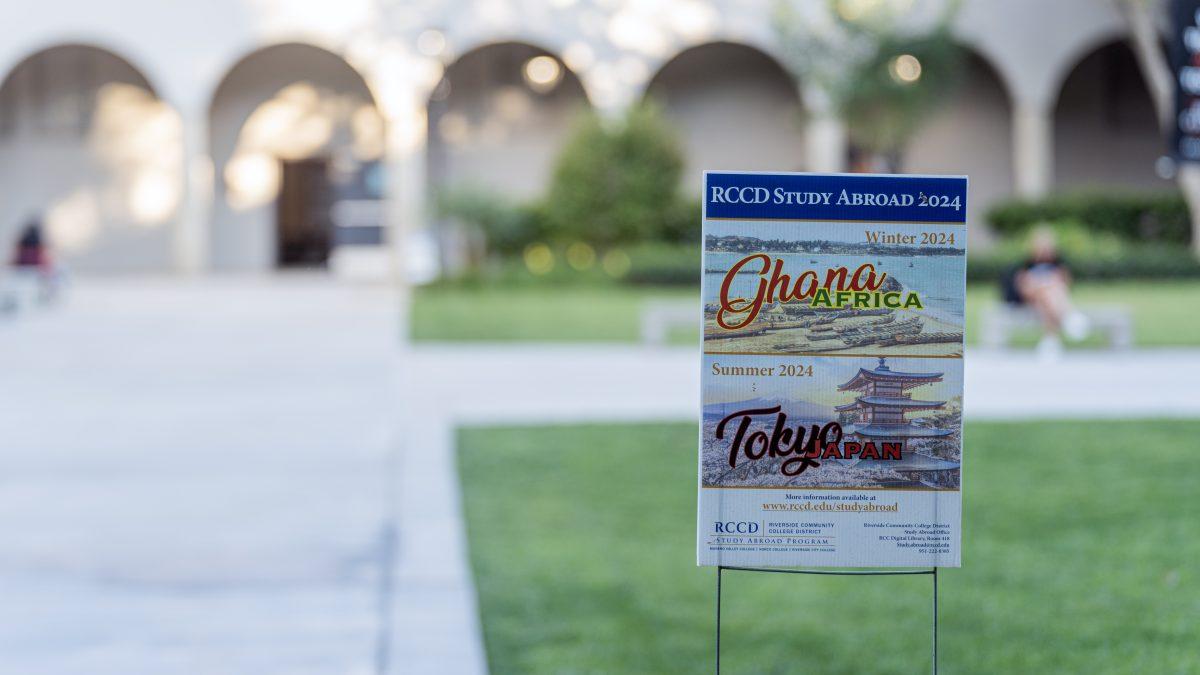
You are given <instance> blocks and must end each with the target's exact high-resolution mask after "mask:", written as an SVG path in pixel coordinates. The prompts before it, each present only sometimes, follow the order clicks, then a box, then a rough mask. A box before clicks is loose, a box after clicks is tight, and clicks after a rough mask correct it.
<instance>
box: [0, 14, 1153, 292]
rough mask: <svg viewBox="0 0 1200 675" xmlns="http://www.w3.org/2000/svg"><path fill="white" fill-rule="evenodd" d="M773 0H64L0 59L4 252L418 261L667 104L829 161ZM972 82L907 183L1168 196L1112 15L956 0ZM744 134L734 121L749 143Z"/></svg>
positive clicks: (775, 156) (917, 147)
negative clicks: (23, 244)
mask: <svg viewBox="0 0 1200 675" xmlns="http://www.w3.org/2000/svg"><path fill="white" fill-rule="evenodd" d="M773 7H774V3H773V1H772V0H751V1H750V2H744V1H735V0H670V1H667V2H661V3H634V2H625V1H623V0H614V1H613V2H596V1H593V0H427V1H424V2H414V3H396V2H384V1H381V0H347V1H345V2H340V3H328V2H320V1H317V0H312V1H308V2H285V1H284V0H256V1H255V2H249V1H248V0H211V1H210V2H206V3H192V4H190V5H188V4H184V5H180V4H172V5H166V4H164V3H158V2H152V1H151V0H114V1H113V2H110V3H103V4H96V3H82V2H78V1H77V0H51V1H49V2H44V3H38V4H36V5H33V6H30V7H26V8H22V10H21V13H20V14H19V15H18V14H15V13H14V15H13V16H10V17H8V18H9V21H8V25H9V26H10V30H9V34H10V35H11V36H14V37H13V39H10V40H7V41H5V43H4V44H3V45H0V81H2V84H0V240H3V241H8V240H11V239H12V238H13V237H14V236H15V232H16V231H17V230H18V229H19V228H20V227H21V226H22V224H23V223H25V222H28V221H29V220H30V219H32V218H40V219H42V221H43V222H44V223H45V226H46V228H47V230H48V231H49V233H50V236H51V239H52V241H53V242H54V245H55V247H56V249H57V250H58V251H60V255H61V257H63V258H64V259H65V260H66V261H67V263H68V264H69V265H70V266H72V267H73V268H75V269H77V270H79V271H81V272H82V271H94V272H134V271H137V272H144V271H149V272H173V273H174V272H178V273H207V272H214V273H215V272H220V271H243V272H244V271H264V270H271V269H275V268H278V267H287V266H292V265H298V266H311V265H314V264H316V265H320V264H325V263H328V264H329V265H330V266H331V267H333V268H334V269H336V270H339V271H343V270H344V271H347V272H348V273H353V272H354V271H355V270H372V271H373V273H375V274H386V273H388V271H389V270H390V271H392V272H399V271H401V270H403V269H404V268H405V260H406V257H405V252H406V251H408V250H410V249H411V248H412V247H413V243H414V242H415V241H416V240H417V239H419V238H420V237H421V236H422V233H426V232H428V231H429V229H430V228H431V227H432V221H433V218H432V216H431V213H432V210H431V204H430V202H431V195H433V194H436V193H437V192H439V191H442V190H449V189H455V188H457V187H462V186H478V187H482V188H485V189H491V190H495V191H500V192H504V193H506V194H509V195H511V196H513V197H514V198H524V197H529V196H532V195H534V194H536V193H537V191H538V190H539V189H540V188H541V186H542V185H544V183H545V179H546V177H547V175H548V173H549V171H550V169H551V164H552V160H553V157H554V154H555V152H556V150H557V148H558V147H559V145H560V144H561V141H562V139H563V138H564V137H565V135H566V134H567V133H568V132H569V130H570V128H571V124H572V119H573V116H574V115H576V114H577V113H578V111H580V110H584V109H587V108H589V107H590V108H592V109H595V110H597V111H599V112H600V113H601V114H604V115H617V114H620V112H621V111H622V110H624V109H625V108H626V107H628V106H630V105H632V104H634V103H636V102H638V101H641V100H644V99H650V100H654V101H656V102H657V103H658V104H659V105H661V106H662V108H663V110H664V111H665V114H666V115H667V116H668V118H669V119H670V120H672V121H673V122H674V124H675V125H676V127H677V128H678V129H679V130H680V133H681V135H682V137H683V141H684V146H685V148H686V149H687V150H688V164H687V168H686V171H685V181H686V183H685V187H691V188H692V189H693V191H695V190H698V188H699V185H700V183H699V179H698V175H699V172H700V171H701V170H702V169H705V168H714V169H734V168H737V169H757V170H788V171H794V170H811V171H837V170H844V169H845V168H846V154H847V153H846V141H845V134H844V133H843V131H842V129H841V128H840V126H839V123H838V122H837V120H836V119H834V118H833V116H832V115H831V114H830V112H829V110H828V109H826V108H824V107H823V105H822V103H821V101H822V100H823V97H822V96H821V95H820V92H819V91H815V89H814V87H815V85H814V84H813V83H806V82H801V81H798V79H797V78H796V77H795V75H794V74H793V73H790V72H789V71H788V69H787V68H786V67H785V66H784V65H783V62H784V59H783V58H782V55H781V51H782V50H781V48H780V45H779V44H778V42H777V37H776V33H775V31H774V29H773V25H772V10H773ZM954 33H955V36H956V38H957V39H958V40H959V41H960V42H961V43H962V44H963V45H964V46H965V47H966V48H967V49H968V50H969V53H970V55H971V56H970V63H969V65H968V76H967V78H966V83H965V85H964V87H962V88H961V89H960V90H959V91H958V93H957V94H955V97H954V99H953V100H952V101H950V102H949V104H948V105H946V106H945V107H944V109H943V110H942V111H940V112H939V113H938V114H937V115H935V116H934V117H933V118H932V119H930V120H929V122H928V123H927V124H926V126H925V127H924V128H922V129H921V130H920V132H919V133H918V135H917V137H916V139H915V140H914V141H913V143H912V144H911V148H910V150H909V151H908V152H907V153H906V156H905V158H904V164H903V166H902V168H903V170H905V171H911V172H928V173H935V172H950V173H967V174H969V175H970V176H971V178H972V184H971V186H972V214H971V216H972V218H973V223H974V224H975V225H976V226H975V227H974V228H973V232H974V233H975V234H974V235H973V236H978V235H980V234H983V235H986V233H985V231H984V229H983V228H982V227H980V225H981V223H980V216H981V214H982V213H983V211H984V210H985V209H986V207H987V206H988V205H989V204H990V203H992V202H994V201H995V200H997V199H1001V198H1004V197H1007V196H1011V195H1014V194H1015V195H1023V196H1031V197H1032V196H1038V195H1043V194H1045V193H1047V192H1049V191H1051V190H1055V189H1077V188H1084V187H1089V186H1104V187H1113V186H1115V187H1128V188H1136V189H1169V188H1171V187H1172V186H1171V184H1170V183H1168V182H1166V181H1164V180H1163V179H1161V178H1159V177H1158V176H1157V175H1156V173H1155V169H1154V162H1155V160H1156V159H1157V158H1158V157H1159V156H1160V155H1161V154H1162V148H1163V147H1164V143H1163V141H1162V138H1161V135H1160V133H1159V131H1158V128H1157V125H1156V124H1155V118H1154V111H1153V106H1152V105H1151V101H1150V97H1149V94H1148V93H1147V89H1146V86H1145V84H1144V82H1143V81H1142V79H1141V75H1140V73H1139V71H1138V68H1137V66H1136V63H1135V62H1134V60H1133V56H1132V52H1131V51H1130V49H1129V46H1128V44H1127V42H1126V35H1127V29H1126V26H1125V23H1124V21H1123V19H1122V17H1121V16H1120V15H1119V13H1118V12H1117V10H1116V9H1115V8H1114V7H1113V6H1112V5H1111V4H1110V3H1097V2H1094V1H1092V0H1058V1H1056V2H1054V3H1045V2H1037V1H1036V0H1010V1H1008V2H1001V1H1000V0H965V1H964V3H963V7H962V11H961V12H960V13H959V14H958V16H957V17H956V23H955V25H954ZM734 127H736V128H734Z"/></svg>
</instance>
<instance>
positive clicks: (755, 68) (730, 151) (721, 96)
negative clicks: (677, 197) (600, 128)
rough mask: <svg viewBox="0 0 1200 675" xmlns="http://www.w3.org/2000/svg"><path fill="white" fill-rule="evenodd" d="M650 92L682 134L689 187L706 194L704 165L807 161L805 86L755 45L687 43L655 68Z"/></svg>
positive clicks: (761, 166)
mask: <svg viewBox="0 0 1200 675" xmlns="http://www.w3.org/2000/svg"><path fill="white" fill-rule="evenodd" d="M646 99H647V100H649V101H653V102H655V103H657V104H658V105H660V106H662V108H663V111H664V113H665V114H666V116H667V117H668V119H670V120H671V121H672V122H673V123H674V125H675V126H676V128H678V129H679V131H680V133H681V135H682V137H683V138H682V140H683V145H684V148H685V151H686V153H687V158H686V169H685V171H684V177H683V181H684V183H683V187H684V190H685V191H686V192H688V193H692V194H698V193H699V191H700V189H701V180H702V179H701V175H702V173H703V171H705V170H712V169H743V170H759V171H799V170H802V169H804V168H805V143H804V128H803V118H804V109H803V104H802V102H801V98H800V91H799V87H798V86H797V83H796V80H795V78H794V77H793V76H792V75H791V74H790V73H789V72H788V71H787V69H785V68H784V67H783V66H782V65H781V64H780V63H779V62H778V61H776V60H775V59H774V58H773V57H772V56H770V55H769V54H767V53H766V52H763V51H762V50H760V49H758V48H756V47H751V46H748V45H745V44H741V43H736V42H709V43H705V44H702V45H698V46H695V47H691V48H688V49H686V50H684V51H682V52H680V53H679V54H677V55H676V56H675V57H674V58H672V59H671V60H669V61H667V63H666V64H664V65H663V66H662V68H660V69H659V71H658V72H657V73H656V74H655V75H654V77H653V78H652V79H651V80H650V83H649V84H648V85H647V87H646Z"/></svg>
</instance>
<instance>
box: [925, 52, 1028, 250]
mask: <svg viewBox="0 0 1200 675" xmlns="http://www.w3.org/2000/svg"><path fill="white" fill-rule="evenodd" d="M1012 119H1013V101H1012V97H1011V95H1010V93H1009V90H1008V87H1007V86H1006V85H1005V81H1004V79H1003V77H1002V76H1001V75H1000V73H999V71H998V70H997V69H996V68H995V67H994V66H993V65H992V64H991V63H990V62H989V61H987V60H986V59H984V57H982V56H981V55H979V54H978V53H977V52H974V51H969V52H968V56H967V60H966V64H965V68H964V72H963V80H962V83H961V84H960V85H959V87H958V89H957V90H956V91H954V92H953V93H952V94H951V95H950V98H949V100H947V101H945V102H943V103H940V104H938V108H937V110H936V111H935V112H934V113H933V114H932V115H931V116H930V118H929V120H928V121H927V122H926V123H925V124H924V125H922V126H921V128H920V129H918V131H917V133H916V135H915V136H914V137H913V138H912V140H911V141H910V142H909V143H908V146H907V148H906V150H905V152H904V158H903V170H904V171H905V172H906V173H949V174H966V175H967V176H969V177H970V181H971V194H970V200H969V202H968V214H967V218H968V222H969V223H971V225H972V227H971V229H970V230H969V231H970V232H972V233H977V232H982V231H983V229H982V228H981V227H977V225H983V223H984V219H983V214H985V213H986V212H987V209H988V208H989V207H990V206H991V205H992V204H994V203H995V202H996V201H997V200H1000V199H1004V198H1007V197H1010V196H1011V195H1012V194H1013V191H1014V173H1013V135H1012Z"/></svg>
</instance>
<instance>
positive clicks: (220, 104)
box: [208, 42, 385, 270]
mask: <svg viewBox="0 0 1200 675" xmlns="http://www.w3.org/2000/svg"><path fill="white" fill-rule="evenodd" d="M208 124H209V153H210V156H211V158H212V162H213V169H214V197H215V199H214V204H213V221H212V232H211V261H212V265H213V267H215V268H217V269H259V270H261V269H269V268H272V267H276V266H288V267H292V266H299V267H321V266H324V265H326V264H327V263H329V262H330V261H331V260H332V258H334V257H335V256H336V255H337V254H338V253H339V252H344V251H343V249H346V250H350V249H348V248H347V247H354V246H363V245H365V246H372V247H379V245H380V244H382V243H383V241H384V238H385V237H384V227H383V217H382V212H383V209H382V203H383V183H384V180H383V176H382V172H383V165H382V158H383V154H384V119H383V116H382V115H381V113H380V112H379V108H378V105H377V102H376V99H375V96H374V95H373V93H372V91H371V89H370V87H369V86H368V84H367V82H366V80H365V79H364V77H363V76H362V75H361V74H360V73H359V72H358V71H357V70H355V69H354V67H352V66H351V65H350V64H349V63H348V62H347V61H346V60H345V59H344V58H342V57H341V56H340V55H338V54H335V53H333V52H331V51H329V50H327V49H324V48H322V47H318V46H314V45H311V44H307V43H300V42H288V43H282V44H275V45H270V46H266V47H262V48H260V49H257V50H255V51H253V52H251V53H249V54H247V55H245V56H243V57H242V58H241V59H239V60H238V61H237V63H235V64H234V65H233V66H232V67H231V68H230V69H229V70H228V71H227V72H226V74H225V76H224V77H223V78H222V79H221V81H220V83H219V84H218V85H217V87H216V89H215V90H214V92H213V95H212V98H211V101H210V104H209V111H208Z"/></svg>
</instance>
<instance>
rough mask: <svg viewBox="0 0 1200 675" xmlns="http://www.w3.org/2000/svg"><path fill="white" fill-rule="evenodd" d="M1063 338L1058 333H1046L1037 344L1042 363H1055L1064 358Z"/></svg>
mask: <svg viewBox="0 0 1200 675" xmlns="http://www.w3.org/2000/svg"><path fill="white" fill-rule="evenodd" d="M1062 353H1063V346H1062V340H1059V339H1058V336H1057V335H1044V336H1042V339H1041V341H1039V342H1038V345H1037V357H1038V360H1039V361H1041V362H1042V363H1054V362H1055V361H1058V360H1059V359H1061V358H1062Z"/></svg>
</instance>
